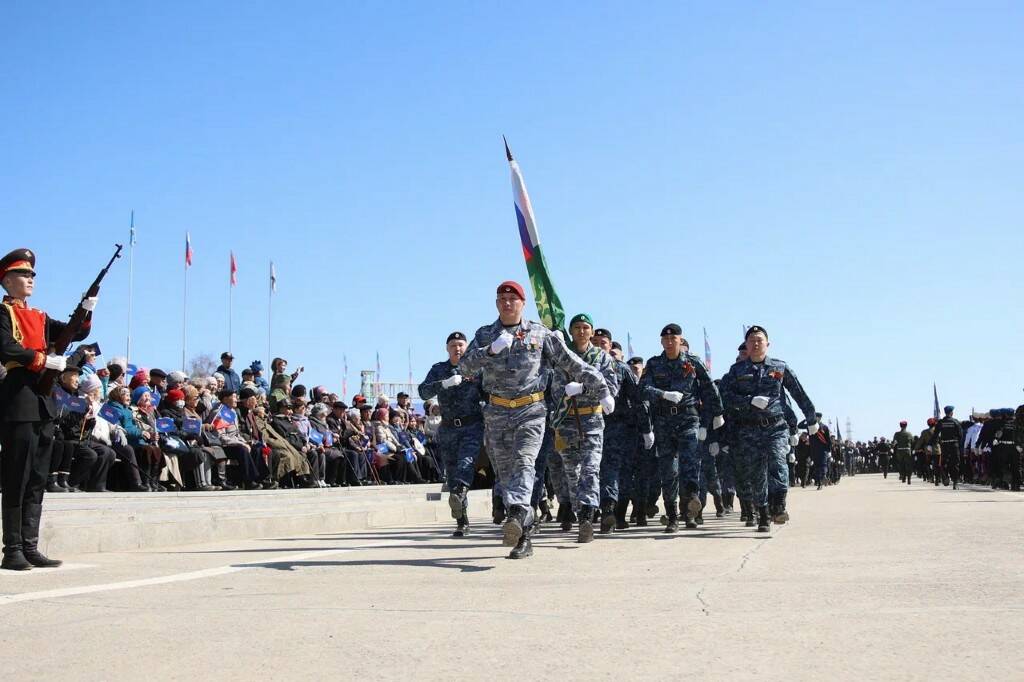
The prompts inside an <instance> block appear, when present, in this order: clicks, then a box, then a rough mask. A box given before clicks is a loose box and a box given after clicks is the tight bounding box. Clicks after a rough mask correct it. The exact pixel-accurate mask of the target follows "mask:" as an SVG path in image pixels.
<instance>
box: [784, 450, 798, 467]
mask: <svg viewBox="0 0 1024 682" xmlns="http://www.w3.org/2000/svg"><path fill="white" fill-rule="evenodd" d="M786 461H787V462H789V463H790V464H796V455H794V454H793V453H792V452H791V453H789V457H787V458H786Z"/></svg>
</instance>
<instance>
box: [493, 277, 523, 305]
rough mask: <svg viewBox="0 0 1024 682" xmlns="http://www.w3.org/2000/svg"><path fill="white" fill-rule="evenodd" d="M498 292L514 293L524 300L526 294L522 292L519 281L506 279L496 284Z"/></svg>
mask: <svg viewBox="0 0 1024 682" xmlns="http://www.w3.org/2000/svg"><path fill="white" fill-rule="evenodd" d="M498 293H499V294H515V295H516V296H518V297H519V299H520V300H522V301H525V300H526V294H525V293H524V292H523V286H522V285H521V284H520V283H519V282H513V281H512V280H507V281H505V282H502V283H501V284H499V285H498Z"/></svg>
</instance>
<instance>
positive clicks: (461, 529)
mask: <svg viewBox="0 0 1024 682" xmlns="http://www.w3.org/2000/svg"><path fill="white" fill-rule="evenodd" d="M458 524H459V525H458V526H457V527H456V528H455V531H454V532H453V533H452V537H453V538H464V537H466V536H467V535H469V517H467V516H466V513H465V512H463V513H462V516H460V517H459V518H458Z"/></svg>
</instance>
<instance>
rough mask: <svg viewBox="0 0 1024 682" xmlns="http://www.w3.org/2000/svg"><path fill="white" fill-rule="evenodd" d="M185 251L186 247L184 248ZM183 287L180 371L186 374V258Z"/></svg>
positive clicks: (186, 260)
mask: <svg viewBox="0 0 1024 682" xmlns="http://www.w3.org/2000/svg"><path fill="white" fill-rule="evenodd" d="M185 242H186V244H187V243H188V235H186V236H185ZM185 248H186V250H187V249H188V246H186V247H185ZM184 282H185V286H184V287H183V289H182V296H181V371H182V372H186V371H187V370H186V369H185V367H186V360H185V358H186V352H187V350H186V349H187V347H188V331H187V330H188V258H186V259H185V279H184Z"/></svg>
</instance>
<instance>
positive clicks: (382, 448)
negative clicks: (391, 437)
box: [377, 443, 388, 455]
mask: <svg viewBox="0 0 1024 682" xmlns="http://www.w3.org/2000/svg"><path fill="white" fill-rule="evenodd" d="M377 452H379V453H380V454H382V455H386V454H388V446H387V443H381V444H380V445H378V446H377Z"/></svg>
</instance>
